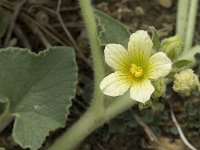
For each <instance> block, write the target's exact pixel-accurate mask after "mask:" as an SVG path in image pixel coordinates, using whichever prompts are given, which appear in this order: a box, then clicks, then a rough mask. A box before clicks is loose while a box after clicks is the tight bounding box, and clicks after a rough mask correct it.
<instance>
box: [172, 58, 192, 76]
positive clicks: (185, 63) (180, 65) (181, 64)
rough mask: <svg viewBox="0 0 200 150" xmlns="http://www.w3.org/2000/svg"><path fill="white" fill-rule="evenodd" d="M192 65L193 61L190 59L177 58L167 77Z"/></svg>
mask: <svg viewBox="0 0 200 150" xmlns="http://www.w3.org/2000/svg"><path fill="white" fill-rule="evenodd" d="M193 65H194V62H193V61H190V60H177V61H176V62H174V63H173V64H172V70H171V72H170V74H169V75H168V77H173V76H174V74H175V73H177V72H180V71H182V70H185V69H188V68H191V67H192V66H193Z"/></svg>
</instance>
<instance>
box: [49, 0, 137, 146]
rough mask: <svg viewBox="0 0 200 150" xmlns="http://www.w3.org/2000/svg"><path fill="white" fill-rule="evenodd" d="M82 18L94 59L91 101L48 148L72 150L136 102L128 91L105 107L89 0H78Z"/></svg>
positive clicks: (94, 24)
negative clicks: (93, 87)
mask: <svg viewBox="0 0 200 150" xmlns="http://www.w3.org/2000/svg"><path fill="white" fill-rule="evenodd" d="M80 6H81V10H82V14H83V18H84V20H85V23H86V27H87V30H88V36H89V40H90V44H91V49H92V57H93V61H94V79H95V91H94V96H93V101H92V104H91V106H90V108H89V109H88V110H87V111H86V113H85V114H84V115H83V116H82V117H81V118H80V119H79V120H78V121H77V122H76V123H75V124H74V125H73V126H72V127H71V128H70V129H69V130H68V131H66V132H65V133H64V134H63V135H62V136H61V137H60V138H59V139H58V140H56V142H55V143H54V144H53V145H52V146H51V147H50V148H49V150H58V149H59V150H73V149H74V148H75V147H76V146H78V144H80V142H81V141H82V140H83V139H84V138H86V137H87V136H88V135H89V134H91V133H92V132H93V131H94V130H96V129H97V128H99V127H100V126H102V125H103V124H104V123H106V122H107V121H109V120H110V119H112V118H114V117H115V116H117V115H118V114H120V113H122V112H123V111H125V110H127V109H128V108H130V107H132V106H133V105H135V104H136V102H134V101H133V100H130V98H129V93H128V94H126V95H124V96H123V97H118V98H116V99H115V100H113V103H111V104H110V105H109V106H107V107H105V104H104V97H103V94H102V93H101V91H100V89H99V84H100V82H101V80H102V78H103V77H104V68H103V61H102V54H101V51H100V46H99V42H98V39H97V29H96V23H95V18H94V14H93V11H92V7H91V4H90V0H80Z"/></svg>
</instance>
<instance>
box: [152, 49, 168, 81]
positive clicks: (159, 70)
mask: <svg viewBox="0 0 200 150" xmlns="http://www.w3.org/2000/svg"><path fill="white" fill-rule="evenodd" d="M171 68H172V62H171V60H170V59H169V58H168V57H167V55H166V54H165V53H163V52H158V53H156V54H154V55H153V56H151V57H150V59H149V69H148V76H149V78H150V79H155V80H156V79H158V78H161V77H165V76H166V75H168V74H169V72H170V70H171Z"/></svg>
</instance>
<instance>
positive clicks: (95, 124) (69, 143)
mask: <svg viewBox="0 0 200 150" xmlns="http://www.w3.org/2000/svg"><path fill="white" fill-rule="evenodd" d="M128 96H129V94H126V95H125V96H124V97H119V98H116V99H115V100H114V102H113V103H112V104H111V105H110V106H109V107H108V108H107V109H106V110H105V113H104V114H95V112H94V111H93V110H90V109H89V110H88V111H87V112H86V113H85V114H84V115H83V116H82V117H81V119H79V120H78V122H76V123H75V124H74V125H73V126H72V127H71V129H70V130H68V131H67V132H65V133H64V134H63V136H62V137H61V138H60V139H58V140H57V141H56V142H55V143H54V144H53V145H52V146H51V147H50V148H49V150H58V149H59V150H73V149H75V148H76V147H77V146H78V145H79V144H80V142H81V141H82V140H84V138H86V137H87V136H88V135H89V134H90V133H92V132H93V131H94V130H96V129H97V128H99V127H101V126H102V125H103V124H104V123H106V122H107V121H109V120H111V119H112V118H114V117H115V116H117V115H118V114H120V113H122V112H124V111H125V110H127V109H129V108H131V107H132V106H133V105H135V104H137V102H136V101H133V100H131V99H130V98H128Z"/></svg>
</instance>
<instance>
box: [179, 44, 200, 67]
mask: <svg viewBox="0 0 200 150" xmlns="http://www.w3.org/2000/svg"><path fill="white" fill-rule="evenodd" d="M197 53H200V45H196V46H194V47H193V48H192V49H190V50H188V51H185V52H183V53H182V54H181V55H180V56H179V57H178V60H181V59H185V60H190V61H193V62H194V63H195V57H194V56H195V55H196V54H197Z"/></svg>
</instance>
